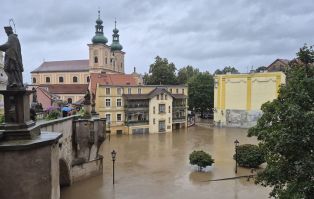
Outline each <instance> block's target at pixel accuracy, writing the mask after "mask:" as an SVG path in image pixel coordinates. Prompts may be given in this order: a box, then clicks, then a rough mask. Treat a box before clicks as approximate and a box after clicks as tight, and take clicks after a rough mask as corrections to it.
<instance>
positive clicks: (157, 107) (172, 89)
mask: <svg viewBox="0 0 314 199" xmlns="http://www.w3.org/2000/svg"><path fill="white" fill-rule="evenodd" d="M187 89H188V88H187V86H185V85H173V86H163V85H158V86H153V85H136V86H134V85H133V86H130V85H104V84H97V92H96V111H97V112H98V113H99V115H100V117H101V118H106V119H107V122H109V126H108V128H109V131H110V132H111V133H112V134H139V133H140V134H141V133H163V132H171V131H172V129H177V128H185V127H187V93H188V90H187Z"/></svg>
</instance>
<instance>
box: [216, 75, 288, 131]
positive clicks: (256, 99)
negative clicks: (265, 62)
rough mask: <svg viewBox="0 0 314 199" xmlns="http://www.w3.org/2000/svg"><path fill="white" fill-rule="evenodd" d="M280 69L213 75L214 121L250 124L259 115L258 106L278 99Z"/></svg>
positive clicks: (247, 125) (222, 124) (259, 107)
mask: <svg viewBox="0 0 314 199" xmlns="http://www.w3.org/2000/svg"><path fill="white" fill-rule="evenodd" d="M285 79H286V77H285V74H284V73H282V72H264V73H250V74H225V75H216V76H215V84H214V86H215V88H214V123H215V125H216V126H231V127H251V126H254V125H255V124H256V121H257V119H258V118H259V117H260V116H261V114H262V112H261V105H262V104H263V103H265V102H267V101H272V100H274V99H276V98H277V96H278V90H279V87H280V85H281V84H284V83H285Z"/></svg>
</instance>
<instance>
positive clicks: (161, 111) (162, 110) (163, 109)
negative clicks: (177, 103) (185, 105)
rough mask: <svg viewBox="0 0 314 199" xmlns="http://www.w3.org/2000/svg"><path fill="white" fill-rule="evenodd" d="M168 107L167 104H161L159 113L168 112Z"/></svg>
mask: <svg viewBox="0 0 314 199" xmlns="http://www.w3.org/2000/svg"><path fill="white" fill-rule="evenodd" d="M165 109H166V106H165V104H159V113H165V112H166V110H165Z"/></svg>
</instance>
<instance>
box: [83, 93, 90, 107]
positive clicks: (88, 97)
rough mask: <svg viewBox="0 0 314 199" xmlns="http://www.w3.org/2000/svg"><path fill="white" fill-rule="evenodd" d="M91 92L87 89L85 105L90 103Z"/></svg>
mask: <svg viewBox="0 0 314 199" xmlns="http://www.w3.org/2000/svg"><path fill="white" fill-rule="evenodd" d="M90 104H91V103H90V92H89V90H88V89H87V90H86V93H85V96H84V105H90Z"/></svg>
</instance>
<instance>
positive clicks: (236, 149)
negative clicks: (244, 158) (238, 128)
mask: <svg viewBox="0 0 314 199" xmlns="http://www.w3.org/2000/svg"><path fill="white" fill-rule="evenodd" d="M239 143H240V142H239V141H238V140H237V139H236V140H235V141H234V146H235V173H238V146H239Z"/></svg>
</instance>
